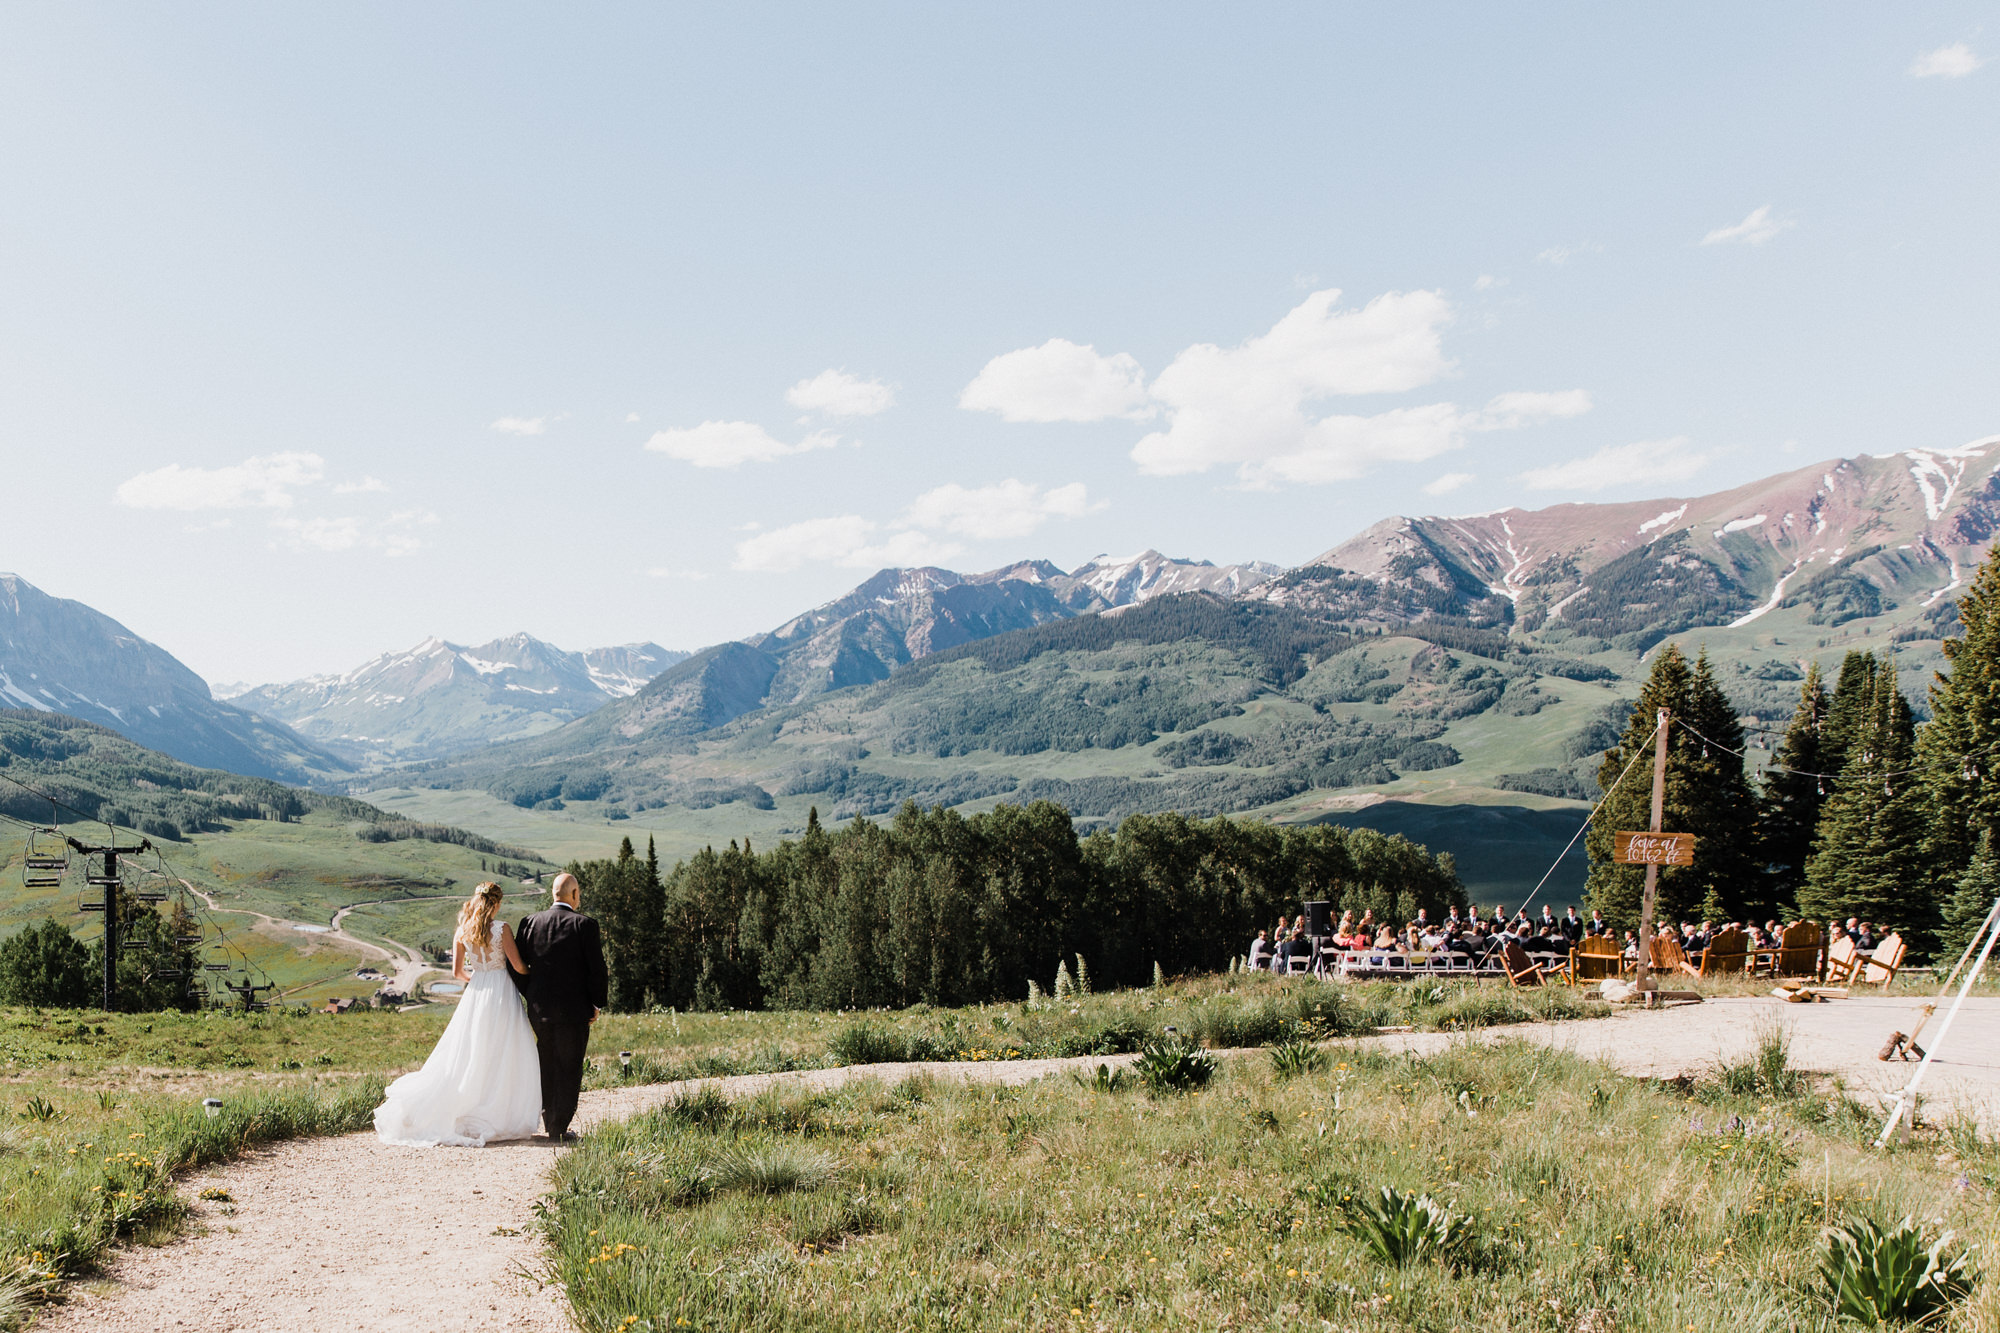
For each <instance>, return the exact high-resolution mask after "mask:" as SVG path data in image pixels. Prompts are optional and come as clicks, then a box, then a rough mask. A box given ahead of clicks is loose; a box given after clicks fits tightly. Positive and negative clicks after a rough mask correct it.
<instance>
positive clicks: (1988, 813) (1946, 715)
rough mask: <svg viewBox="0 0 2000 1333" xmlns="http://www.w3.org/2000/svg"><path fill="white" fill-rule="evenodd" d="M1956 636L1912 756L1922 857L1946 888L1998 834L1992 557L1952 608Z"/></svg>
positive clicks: (1998, 706) (1999, 684)
mask: <svg viewBox="0 0 2000 1333" xmlns="http://www.w3.org/2000/svg"><path fill="white" fill-rule="evenodd" d="M1958 620H1959V624H1960V625H1961V626H1962V627H1963V632H1962V633H1960V634H1959V635H1958V636H1957V637H1955V638H1950V639H1946V640H1945V641H1944V644H1943V647H1944V655H1945V661H1946V662H1947V664H1948V665H1949V667H1950V669H1949V670H1947V671H1940V672H1939V673H1938V674H1937V677H1936V679H1935V680H1934V681H1933V682H1932V684H1931V721H1930V723H1929V725H1927V726H1926V727H1925V728H1924V730H1923V735H1922V737H1921V739H1920V740H1919V741H1918V744H1917V753H1918V755H1919V757H1920V759H1921V762H1922V763H1923V766H1924V770H1925V780H1926V783H1927V784H1928V786H1929V787H1930V793H1931V795H1930V800H1931V820H1930V827H1929V828H1928V829H1927V830H1925V836H1924V852H1925V855H1926V857H1927V858H1928V860H1929V862H1930V870H1931V873H1932V874H1933V875H1934V876H1935V877H1936V880H1937V882H1939V883H1940V884H1950V883H1951V882H1952V881H1953V880H1955V879H1956V878H1957V877H1958V874H1959V872H1960V870H1961V869H1963V868H1964V867H1965V866H1966V865H1967V864H1968V863H1969V862H1970V861H1971V860H1972V856H1973V851H1974V849H1975V848H1976V847H1977V845H1978V843H1979V840H1980V838H1981V837H1982V836H1984V835H1986V834H1989V833H1994V832H1996V831H2000V782H1995V781H1993V773H1994V767H1995V759H1996V751H2000V550H1996V551H1995V552H1994V553H1993V554H1990V555H1988V556H1987V557H1986V560H1985V561H1984V563H1982V564H1981V565H1980V566H1979V570H1978V572H1977V573H1975V574H1974V575H1973V576H1972V586H1971V587H1970V588H1969V589H1967V590H1966V593H1965V595H1964V596H1963V597H1961V598H1960V599H1959V602H1958Z"/></svg>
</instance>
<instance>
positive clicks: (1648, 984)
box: [1638, 708, 1669, 1003]
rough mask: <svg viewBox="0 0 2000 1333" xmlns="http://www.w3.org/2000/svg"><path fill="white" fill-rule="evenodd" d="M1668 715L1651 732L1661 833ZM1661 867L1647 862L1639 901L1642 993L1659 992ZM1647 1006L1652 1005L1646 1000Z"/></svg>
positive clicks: (1657, 829) (1656, 816)
mask: <svg viewBox="0 0 2000 1333" xmlns="http://www.w3.org/2000/svg"><path fill="white" fill-rule="evenodd" d="M1668 716H1669V715H1668V712H1667V710H1666V709H1664V708H1662V709H1661V710H1660V720H1659V724H1658V726H1657V727H1656V728H1655V729H1654V731H1653V832H1655V833H1658V832H1660V824H1661V821H1662V820H1663V819H1664V818H1665V817H1666V812H1667V718H1668ZM1659 887H1660V865H1659V862H1657V861H1648V862H1647V863H1646V893H1645V896H1644V897H1643V898H1641V899H1640V900H1639V968H1638V985H1639V989H1640V990H1642V991H1651V990H1658V989H1659V984H1660V983H1659V982H1657V981H1655V980H1654V979H1653V977H1652V975H1651V973H1652V963H1653V899H1654V897H1655V895H1656V894H1657V893H1658V892H1659ZM1648 1003H1651V1001H1650V1000H1649V1001H1648Z"/></svg>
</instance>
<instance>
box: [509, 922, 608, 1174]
mask: <svg viewBox="0 0 2000 1333" xmlns="http://www.w3.org/2000/svg"><path fill="white" fill-rule="evenodd" d="M514 943H515V945H516V946H517V947H518V948H519V949H520V951H521V961H522V962H524V963H526V964H527V965H528V983H527V986H526V989H525V994H526V996H527V1001H528V1023H529V1025H530V1026H532V1027H533V1028H534V1029H535V1054H536V1057H537V1058H538V1059H539V1060H540V1062H541V1066H542V1128H543V1130H544V1131H546V1132H547V1133H548V1134H549V1136H550V1137H551V1138H553V1137H556V1136H559V1135H561V1134H562V1133H563V1132H564V1131H565V1130H567V1129H568V1128H569V1122H570V1120H571V1119H572V1118H573V1117H574V1116H575V1115H576V1099H577V1097H578V1096H579V1095H580V1094H581V1093H582V1091H583V1055H584V1052H585V1050H587V1049H588V1048H589V1046H590V1021H591V1020H592V1019H593V1018H595V1017H596V1016H597V1011H598V1010H599V1009H602V1008H603V1007H604V1006H605V1005H606V1004H608V1003H610V987H609V979H608V978H607V976H606V975H605V970H604V945H603V942H602V940H601V939H600V938H599V936H598V930H597V922H596V920H595V919H593V918H591V917H587V916H585V915H584V914H583V913H582V912H579V911H577V910H576V909H575V908H573V907H567V906H565V905H563V904H561V903H557V904H556V905H555V906H554V907H551V908H549V909H548V910H547V911H545V912H537V913H535V914H534V915H533V916H531V917H529V918H527V919H526V920H525V921H523V922H522V923H521V924H520V926H519V927H517V928H516V929H515V931H514Z"/></svg>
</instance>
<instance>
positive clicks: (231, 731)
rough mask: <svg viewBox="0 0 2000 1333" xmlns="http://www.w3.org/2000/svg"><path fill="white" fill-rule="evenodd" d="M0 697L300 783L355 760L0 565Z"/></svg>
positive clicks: (201, 761)
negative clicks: (1, 570)
mask: <svg viewBox="0 0 2000 1333" xmlns="http://www.w3.org/2000/svg"><path fill="white" fill-rule="evenodd" d="M0 707H5V708H25V709H31V710H33V711H35V712H41V713H64V714H68V715H69V716H71V717H79V718H83V719H85V720H86V721H90V722H95V723H98V724H100V725H102V726H106V727H109V728H111V729H112V730H114V731H117V732H119V733H121V734H123V735H125V736H128V737H130V738H131V739H133V740H135V741H137V742H139V743H140V744H141V745H144V746H147V747H149V748H151V749H154V750H159V751H163V752H165V753H167V754H170V755H172V756H174V757H175V758H176V759H180V760H182V761H183V762H185V763H190V764H194V765H197V766H200V767H204V768H222V769H228V770H229V771H231V772H234V773H244V774H248V775H250V776H252V777H262V778H276V779H280V780H282V781H286V782H295V783H306V782H312V781H315V780H326V779H329V778H333V777H337V776H342V775H345V774H347V773H350V772H351V771H352V768H353V766H352V765H351V764H349V763H348V762H347V761H345V760H343V759H341V758H340V757H339V756H337V755H335V754H333V753H332V752H330V751H328V750H327V749H325V748H324V747H322V746H320V745H317V744H315V743H313V742H312V741H309V740H307V739H306V738H305V737H303V736H300V735H299V734H298V733H297V732H295V731H293V730H292V729H291V728H289V727H287V726H285V725H284V724H283V723H282V722H276V721H273V720H271V719H269V718H265V717H261V716H259V715H258V714H256V713H253V712H251V711H249V710H247V709H244V708H239V707H236V706H234V705H232V704H229V703H225V702H222V701H220V700H217V699H215V698H212V697H211V696H210V694H209V689H208V685H207V683H206V682H204V681H203V680H202V678H201V677H200V676H197V675H196V674H195V673H194V672H192V671H190V670H189V669H188V668H187V667H186V666H184V665H182V664H181V662H180V661H179V660H177V659H176V658H175V657H174V656H173V655H172V654H170V653H168V652H167V651H166V650H165V649H163V648H161V647H159V646H158V645H156V644H153V643H149V642H147V641H146V640H145V639H142V638H140V637H139V636H138V635H136V634H134V633H133V632H132V631H131V630H129V629H127V628H125V626H123V625H121V624H119V623H118V622H117V621H115V620H113V619H112V618H111V617H110V616H107V615H105V614H103V613H102V612H99V611H94V610H92V609H91V608H90V607H88V606H85V605H84V604H83V603H82V602H75V601H71V600H69V599H68V598H64V597H51V596H49V595H48V594H47V593H45V592H43V591H42V590H41V589H39V588H37V587H36V586H35V585H34V584H32V583H30V582H28V581H27V580H26V579H24V578H21V577H20V576H19V575H15V574H0Z"/></svg>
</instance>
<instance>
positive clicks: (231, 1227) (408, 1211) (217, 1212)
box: [36, 997, 2000, 1333]
mask: <svg viewBox="0 0 2000 1333" xmlns="http://www.w3.org/2000/svg"><path fill="white" fill-rule="evenodd" d="M1921 1003H1922V1001H1920V1000H1915V999H1908V998H1897V999H1886V998H1873V997H1856V998H1853V999H1849V1000H1841V1001H1834V1002H1831V1003H1827V1004H1818V1005H1786V1004H1782V1003H1780V1002H1778V1001H1776V1000H1770V999H1763V998H1758V997H1745V998H1730V999H1720V1000H1712V1001H1710V1002H1708V1003H1706V1004H1701V1005H1695V1006H1688V1007H1676V1008H1671V1009H1666V1010H1661V1011H1656V1012H1641V1011H1630V1010H1628V1011H1625V1012H1621V1013H1619V1014H1616V1015H1614V1016H1613V1017H1611V1018H1608V1019H1592V1020H1583V1021H1577V1022H1567V1023H1541V1024H1535V1025H1533V1026H1526V1027H1509V1028H1501V1029H1494V1030H1491V1031H1489V1032H1485V1033H1482V1034H1479V1035H1478V1036H1477V1037H1475V1038H1471V1039H1472V1040H1484V1041H1493V1040H1505V1039H1509V1038H1512V1039H1522V1040H1530V1041H1537V1042H1542V1043H1544V1044H1547V1045H1550V1046H1555V1047H1559V1048H1562V1049H1566V1050H1571V1051H1574V1052H1576V1053H1577V1054H1579V1055H1583V1056H1586V1057H1590V1058H1596V1059H1604V1060H1608V1061H1609V1062H1610V1063H1611V1064H1613V1065H1614V1066H1616V1067H1617V1068H1618V1069H1620V1070H1621V1071H1623V1072H1625V1073H1628V1074H1635V1075H1641V1076H1649V1077H1671V1076H1674V1075H1677V1074H1700V1073H1703V1072H1706V1071H1707V1070H1708V1069H1710V1068H1712V1067H1713V1066H1714V1064H1715V1063H1716V1062H1717V1061H1718V1060H1720V1059H1736V1058H1740V1057H1742V1056H1744V1055H1747V1054H1749V1053H1750V1052H1751V1051H1753V1050H1754V1049H1755V1048H1756V1044H1757V1040H1758V1037H1759V1036H1760V1035H1761V1033H1763V1032H1764V1031H1766V1030H1768V1028H1769V1027H1770V1026H1771V1025H1772V1024H1774V1023H1776V1024H1783V1025H1785V1026H1787V1027H1788V1028H1789V1030H1790V1032H1791V1036H1792V1058H1793V1063H1794V1064H1795V1065H1797V1066H1798V1067H1800V1068H1804V1069H1809V1070H1813V1071H1817V1072H1820V1073H1824V1074H1829V1075H1834V1076H1837V1077H1839V1078H1840V1079H1842V1080H1843V1081H1844V1082H1845V1083H1846V1085H1847V1086H1848V1088H1849V1089H1850V1090H1855V1091H1862V1092H1867V1091H1875V1090H1885V1089H1886V1090H1893V1089H1894V1088H1896V1087H1899V1086H1901V1085H1902V1083H1903V1082H1905V1081H1906V1080H1907V1079H1908V1077H1909V1074H1910V1071H1911V1070H1912V1069H1913V1068H1914V1066H1911V1065H1885V1064H1881V1063H1879V1062H1877V1061H1876V1059H1875V1052H1876V1051H1877V1050H1878V1049H1879V1048H1880V1047H1881V1046H1882V1044H1883V1042H1884V1041H1886V1040H1887V1039H1888V1036H1889V1034H1890V1032H1892V1031H1895V1030H1898V1029H1900V1030H1902V1031H1906V1032H1907V1031H1908V1030H1909V1027H1910V1024H1912V1023H1913V1022H1915V1021H1916V1015H1917V1012H1918V1010H1919V1008H1920V1006H1921ZM1935 1033H1936V1021H1935V1020H1934V1021H1933V1023H1932V1025H1931V1027H1930V1028H1929V1029H1928V1030H1927V1033H1926V1035H1930V1036H1935ZM1464 1040H1468V1038H1465V1037H1451V1036H1446V1035H1442V1034H1434V1033H1412V1034H1396V1035H1390V1036H1383V1037H1375V1038H1369V1039H1366V1041H1365V1043H1364V1044H1367V1045H1373V1046H1379V1047H1385V1048H1388V1049H1394V1050H1411V1051H1417V1052H1427V1051H1432V1050H1437V1049H1441V1048H1442V1047H1444V1046H1445V1045H1447V1044H1449V1043H1450V1042H1452V1041H1464ZM1124 1058H1125V1059H1129V1057H1124ZM1099 1063H1114V1064H1115V1063H1122V1060H1121V1059H1120V1058H1116V1057H1114V1058H1111V1059H1109V1060H1100V1059H1099V1058H1098V1057H1084V1058H1081V1059H1071V1060H1010V1061H1000V1062H994V1063H984V1062H981V1063H960V1064H886V1065H856V1066H848V1067H845V1068H840V1069H824V1070H808V1071H802V1072H797V1073H789V1074H750V1075H744V1076H742V1077H738V1078H723V1079H703V1080H699V1081H694V1082H688V1083H679V1084H672V1083H663V1084H653V1085H649V1086H644V1087H637V1088H621V1089H613V1090H608V1091H603V1092H593V1093H587V1094H585V1096H584V1100H583V1105H582V1108H581V1111H580V1113H579V1115H578V1122H577V1123H578V1127H579V1128H581V1129H585V1130H588V1129H589V1128H590V1127H592V1126H593V1125H598V1124H603V1123H605V1122H607V1121H616V1120H621V1119H624V1118H626V1117H629V1116H632V1115H635V1114H638V1113H639V1112H641V1111H644V1110H647V1109H649V1108H650V1107H653V1106H657V1105H659V1104H660V1103H661V1102H663V1101H665V1100H666V1099H667V1098H669V1097H672V1096H674V1095H675V1094H677V1093H680V1092H685V1091H688V1090H690V1089H694V1088H699V1087H703V1086H712V1087H715V1088H717V1089H718V1090H719V1091H721V1092H722V1093H723V1094H724V1095H725V1096H728V1097H731V1098H736V1097H744V1096H749V1095H753V1094H755V1093H757V1092H760V1091H762V1090H763V1089H765V1088H768V1087H771V1086H772V1085H774V1084H783V1085H786V1086H789V1087H797V1088H814V1089H824V1088H833V1087H838V1086H840V1085H841V1084H843V1083H847V1082H849V1081H852V1080H856V1079H879V1080H882V1081H887V1082H894V1081H897V1080H900V1079H903V1078H906V1077H908V1076H910V1075H912V1074H915V1073H919V1072H922V1073H928V1074H930V1075H931V1076H933V1077H936V1078H940V1079H959V1080H964V1081H967V1082H980V1083H1003V1084H1018V1083H1026V1082H1030V1081H1032V1080H1034V1079H1038V1078H1042V1077H1045V1076H1047V1075H1049V1074H1053V1073H1059V1072H1063V1071H1067V1070H1071V1069H1080V1068H1081V1069H1088V1068H1091V1067H1094V1066H1095V1065H1097V1064H1099ZM1925 1091H1926V1096H1925V1105H1926V1108H1927V1110H1928V1113H1929V1114H1931V1115H1933V1116H1936V1115H1942V1114H1945V1113H1947V1112H1950V1111H1960V1110H1962V1111H1966V1112H1969V1113H1971V1114H1974V1115H1976V1116H1978V1117H1979V1118H1980V1120H1981V1121H1982V1123H1983V1124H1984V1125H1985V1127H1986V1128H1987V1129H1988V1131H1989V1132H1991V1131H1992V1130H1993V1129H1994V1128H1995V1127H1996V1124H2000V1121H1996V1117H1995V1110H1996V1108H2000V999H1980V1000H1971V1001H1968V1002H1967V1004H1966V1009H1965V1012H1964V1013H1963V1014H1961V1015H1960V1017H1959V1020H1958V1023H1957V1025H1956V1026H1955V1027H1954V1028H1953V1030H1952V1033H1951V1036H1950V1039H1949V1042H1948V1043H1947V1045H1946V1046H1945V1047H1944V1048H1943V1049H1942V1050H1941V1052H1940V1054H1939V1058H1938V1059H1937V1061H1935V1062H1934V1064H1933V1068H1932V1071H1931V1073H1930V1074H1929V1075H1928V1076H1927V1077H1926V1089H1925ZM558 1151H560V1149H558V1148H556V1147H554V1146H553V1145H551V1144H549V1143H547V1142H546V1141H543V1140H535V1141H533V1142H530V1143H515V1144H497V1145H495V1146H493V1147H490V1148H486V1149H482V1150H476V1151H473V1150H455V1149H444V1148H437V1149H425V1148H392V1147H388V1146H385V1145H383V1144H381V1143H379V1142H377V1141H376V1139H375V1136H374V1134H373V1133H372V1132H371V1133H362V1134H349V1135H345V1136H343V1137H340V1138H334V1139H304V1140H299V1141H296V1142H291V1143H284V1144H279V1145H277V1146H276V1147H274V1148H273V1149H271V1150H269V1151H266V1152H260V1153H256V1154H253V1155H252V1156H249V1157H246V1158H243V1159H241V1160H239V1161H236V1162H233V1163H230V1164H228V1165H226V1166H222V1167H217V1168H214V1169H212V1170H210V1171H207V1172H203V1173H200V1174H198V1175H196V1176H193V1177H190V1178H189V1179H188V1180H187V1182H186V1189H187V1193H188V1194H190V1195H192V1194H194V1193H195V1192H197V1191H198V1190H201V1189H204V1188H207V1187H210V1186H215V1187H220V1188H222V1189H226V1190H228V1191H229V1192H230V1194H231V1195H233V1196H234V1199H235V1202H234V1203H233V1204H221V1203H207V1202H203V1203H196V1204H195V1205H194V1207H195V1209H196V1213H197V1217H198V1221H197V1222H196V1224H195V1225H194V1226H193V1227H192V1228H190V1231H189V1233H188V1234H187V1235H186V1236H184V1237H183V1238H182V1239H179V1240H176V1241H174V1242H173V1243H171V1244H168V1245H165V1246H161V1247H158V1248H154V1249H147V1248H134V1249H128V1250H124V1251H121V1252H120V1253H119V1254H118V1255H117V1257H116V1258H115V1260H114V1261H113V1263H112V1265H111V1271H110V1274H109V1276H108V1278H107V1279H106V1280H104V1281H100V1282H94V1283H87V1284H82V1285H80V1286H79V1287H78V1288H77V1289H75V1290H74V1291H73V1292H72V1295H71V1298H70V1300H69V1302H68V1303H67V1304H66V1305H64V1306H62V1307H58V1308H56V1309H53V1310H51V1311H50V1312H49V1313H48V1315H46V1316H45V1317H44V1319H43V1320H42V1321H41V1322H39V1323H38V1324H37V1325H36V1328H37V1329H38V1330H44V1331H45V1333H85V1331H86V1330H93V1331H94V1330H104V1331H105V1333H137V1331H138V1330H148V1331H151V1330H185V1329H203V1330H211V1331H214V1333H231V1331H232V1330H241V1331H242V1333H290V1331H291V1330H300V1331H301V1333H319V1331H320V1330H328V1331H329V1333H331V1330H352V1329H357V1328H365V1329H369V1330H371V1333H433V1331H434V1330H442V1329H452V1330H476V1331H478V1333H485V1331H486V1330H537V1331H544V1330H545V1331H547V1333H557V1331H558V1330H567V1329H569V1328H571V1327H572V1325H571V1323H570V1321H569V1318H568V1313H567V1305H566V1303H565V1302H564V1300H563V1298H562V1294H561V1292H560V1291H558V1290H557V1289H555V1288H553V1287H543V1286H541V1285H540V1284H539V1283H538V1282H537V1281H535V1280H534V1279H533V1278H532V1277H531V1276H528V1275H529V1274H532V1273H533V1272H535V1271H536V1270H538V1269H539V1268H540V1266H541V1264H540V1259H541V1256H540V1251H539V1247H538V1245H537V1243H536V1236H535V1233H534V1231H533V1228H532V1225H531V1224H532V1221H533V1206H534V1203H535V1200H536V1199H537V1198H539V1197H540V1196H541V1194H542V1192H543V1190H544V1189H545V1188H546V1183H547V1179H546V1178H547V1173H548V1170H549V1167H550V1165H551V1163H552V1161H553V1156H554V1154H555V1153H556V1152H558Z"/></svg>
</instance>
